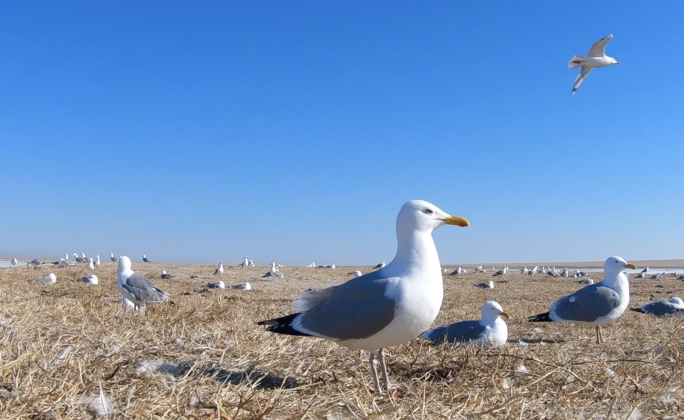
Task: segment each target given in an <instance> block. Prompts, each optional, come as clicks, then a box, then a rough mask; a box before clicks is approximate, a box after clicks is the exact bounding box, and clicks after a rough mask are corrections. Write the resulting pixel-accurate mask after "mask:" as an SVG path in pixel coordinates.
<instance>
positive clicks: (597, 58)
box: [568, 35, 620, 95]
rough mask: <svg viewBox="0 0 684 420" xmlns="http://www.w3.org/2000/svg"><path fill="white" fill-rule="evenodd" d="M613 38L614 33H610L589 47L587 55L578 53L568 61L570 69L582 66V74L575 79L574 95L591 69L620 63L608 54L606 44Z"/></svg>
mask: <svg viewBox="0 0 684 420" xmlns="http://www.w3.org/2000/svg"><path fill="white" fill-rule="evenodd" d="M611 39H613V35H608V36H607V37H605V38H602V39H600V40H598V41H596V42H594V45H592V46H591V48H590V49H589V54H587V57H582V56H581V55H576V56H574V57H572V58H571V59H570V61H569V62H568V68H569V69H574V68H575V67H578V66H581V67H582V69H581V70H580V74H579V75H577V79H575V84H574V85H573V86H572V95H574V94H575V92H576V91H577V89H579V87H580V86H581V85H582V82H584V79H586V78H587V76H589V73H590V72H591V69H593V68H596V67H608V66H610V65H611V64H620V63H619V62H618V61H617V60H616V59H614V58H613V57H608V56H607V55H606V44H608V43H609V42H610V40H611Z"/></svg>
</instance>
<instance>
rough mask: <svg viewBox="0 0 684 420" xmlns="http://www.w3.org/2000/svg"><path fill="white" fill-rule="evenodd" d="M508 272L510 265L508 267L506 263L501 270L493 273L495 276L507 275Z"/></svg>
mask: <svg viewBox="0 0 684 420" xmlns="http://www.w3.org/2000/svg"><path fill="white" fill-rule="evenodd" d="M507 272H508V267H506V266H505V265H504V266H503V268H502V269H501V270H499V271H497V272H496V273H494V274H493V275H494V276H505V275H506V273H507Z"/></svg>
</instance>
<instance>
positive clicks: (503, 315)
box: [499, 312, 511, 319]
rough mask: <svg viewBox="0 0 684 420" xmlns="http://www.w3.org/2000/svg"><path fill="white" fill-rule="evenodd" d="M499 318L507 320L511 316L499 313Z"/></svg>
mask: <svg viewBox="0 0 684 420" xmlns="http://www.w3.org/2000/svg"><path fill="white" fill-rule="evenodd" d="M499 316H501V317H504V318H506V319H509V318H510V317H511V316H510V315H508V314H507V313H506V312H501V313H500V314H499Z"/></svg>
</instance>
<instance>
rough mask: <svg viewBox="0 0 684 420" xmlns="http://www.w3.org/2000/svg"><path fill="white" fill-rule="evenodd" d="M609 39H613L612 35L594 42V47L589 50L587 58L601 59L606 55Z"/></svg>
mask: <svg viewBox="0 0 684 420" xmlns="http://www.w3.org/2000/svg"><path fill="white" fill-rule="evenodd" d="M611 39H613V35H608V36H607V37H605V38H602V39H599V40H598V41H596V42H594V45H592V46H591V48H589V54H587V55H588V56H589V57H603V56H604V55H606V44H608V43H609V42H610V40H611Z"/></svg>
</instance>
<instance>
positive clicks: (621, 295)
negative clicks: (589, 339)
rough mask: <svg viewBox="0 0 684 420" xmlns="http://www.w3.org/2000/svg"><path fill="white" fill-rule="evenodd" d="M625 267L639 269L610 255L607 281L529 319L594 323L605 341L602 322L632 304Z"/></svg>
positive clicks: (583, 290)
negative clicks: (630, 302) (624, 272)
mask: <svg viewBox="0 0 684 420" xmlns="http://www.w3.org/2000/svg"><path fill="white" fill-rule="evenodd" d="M625 268H631V269H632V270H634V269H636V266H635V265H634V264H629V263H627V261H625V260H623V259H622V258H620V257H610V258H608V259H607V260H606V262H605V263H604V264H603V271H604V279H603V281H601V282H599V283H596V284H592V285H589V286H586V287H584V288H582V289H579V290H578V291H576V292H575V293H573V294H571V295H567V296H563V297H561V298H560V299H558V300H556V301H555V302H553V304H551V308H550V309H549V311H548V312H545V313H543V314H539V315H533V316H531V317H529V318H528V319H527V320H528V321H529V322H574V323H577V324H584V325H594V326H595V327H596V343H597V344H601V343H602V342H603V336H602V335H601V325H603V324H606V323H608V322H610V321H613V320H615V319H617V318H618V317H619V316H620V315H622V314H623V313H624V312H625V309H627V305H629V280H627V277H625V275H624V274H623V273H622V271H623V270H624V269H625Z"/></svg>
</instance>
